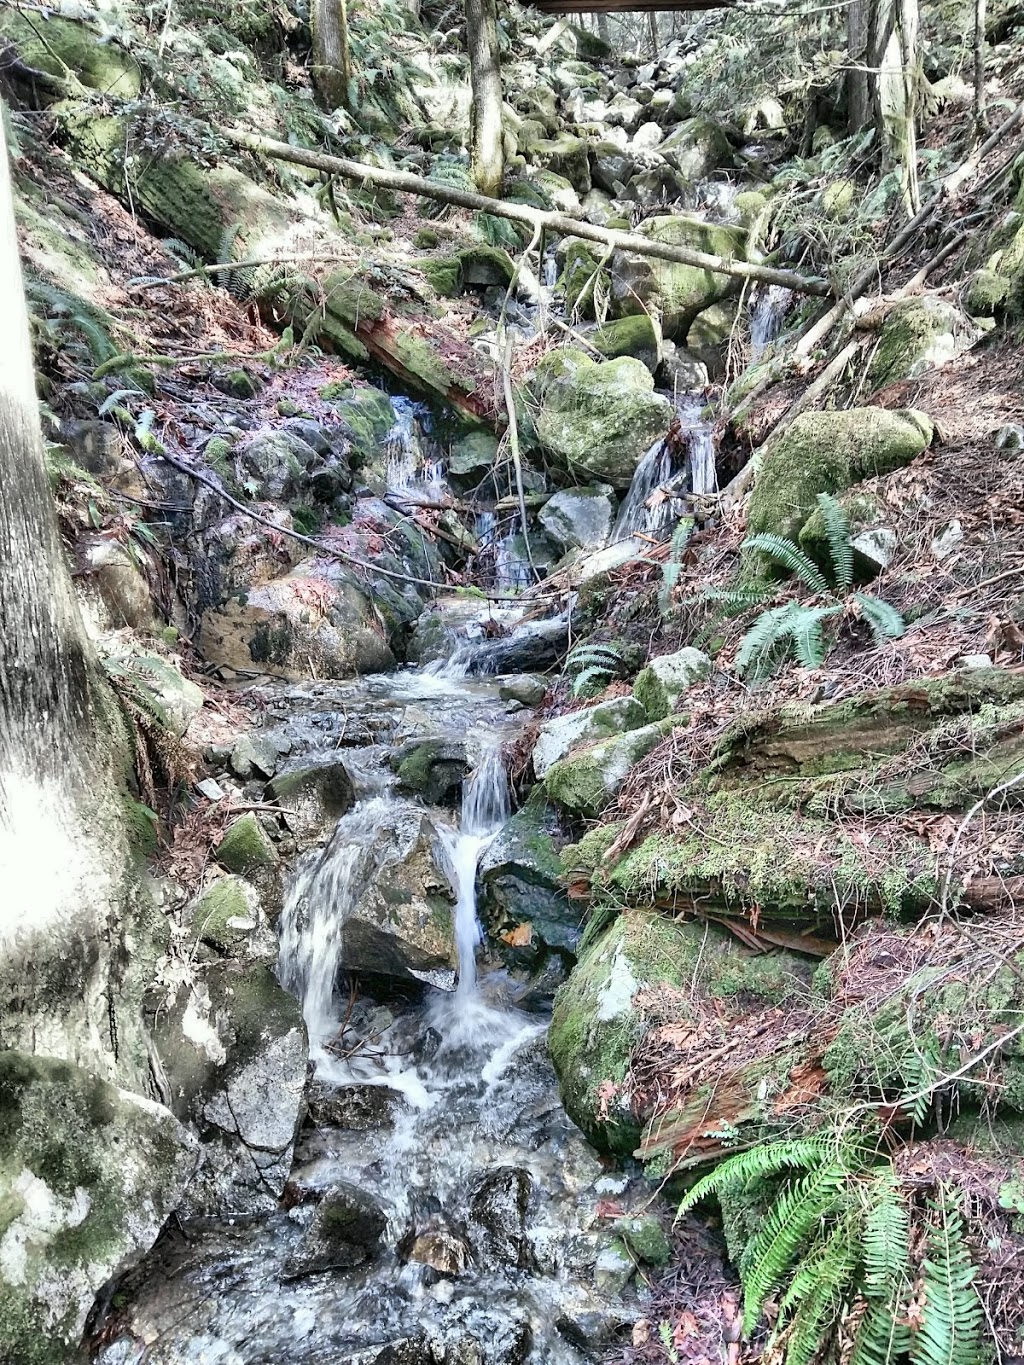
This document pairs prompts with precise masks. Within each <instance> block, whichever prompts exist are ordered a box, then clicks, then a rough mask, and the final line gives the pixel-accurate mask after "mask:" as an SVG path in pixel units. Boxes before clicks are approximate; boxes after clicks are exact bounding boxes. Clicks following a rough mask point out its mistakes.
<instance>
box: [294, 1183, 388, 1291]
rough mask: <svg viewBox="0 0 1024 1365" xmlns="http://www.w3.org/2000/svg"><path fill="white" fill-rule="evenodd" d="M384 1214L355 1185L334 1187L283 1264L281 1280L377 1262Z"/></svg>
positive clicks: (385, 1218) (325, 1196) (349, 1268)
mask: <svg viewBox="0 0 1024 1365" xmlns="http://www.w3.org/2000/svg"><path fill="white" fill-rule="evenodd" d="M387 1225H388V1220H387V1215H386V1214H385V1212H384V1210H383V1209H382V1208H381V1206H380V1205H379V1204H378V1203H377V1201H376V1200H375V1199H374V1198H373V1196H372V1195H369V1194H367V1193H366V1191H365V1190H360V1189H359V1188H358V1187H357V1186H355V1185H349V1184H341V1185H336V1186H335V1187H334V1189H332V1190H330V1191H329V1192H328V1193H327V1194H325V1195H324V1197H323V1199H322V1200H321V1201H320V1203H319V1204H318V1205H317V1208H316V1212H315V1213H314V1214H313V1218H312V1221H311V1222H310V1225H309V1227H308V1228H307V1229H306V1236H305V1237H304V1238H303V1242H302V1245H301V1246H300V1247H299V1249H298V1250H297V1251H296V1252H295V1253H294V1254H293V1255H292V1256H290V1257H289V1259H288V1260H287V1262H286V1263H285V1268H284V1278H285V1279H288V1280H297V1279H301V1278H303V1277H304V1276H306V1275H316V1274H319V1273H320V1272H322V1271H325V1270H352V1269H354V1268H355V1267H356V1266H360V1265H365V1264H367V1262H370V1261H373V1260H375V1259H376V1257H377V1254H378V1252H379V1250H380V1243H381V1238H382V1237H383V1236H384V1232H385V1230H386V1229H387Z"/></svg>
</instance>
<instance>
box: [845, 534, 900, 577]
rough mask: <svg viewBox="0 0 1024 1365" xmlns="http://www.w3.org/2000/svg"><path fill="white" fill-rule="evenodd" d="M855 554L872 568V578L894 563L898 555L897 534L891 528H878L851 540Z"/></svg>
mask: <svg viewBox="0 0 1024 1365" xmlns="http://www.w3.org/2000/svg"><path fill="white" fill-rule="evenodd" d="M850 544H851V545H852V546H853V549H854V552H855V553H856V554H857V555H858V556H859V557H860V558H861V559H862V560H865V561H866V562H867V564H868V565H869V566H870V568H869V572H870V574H871V576H872V577H874V576H875V575H876V574H880V573H881V572H882V570H883V569H887V568H888V567H889V565H890V564H891V563H892V561H893V558H894V557H895V554H896V545H897V538H896V532H895V531H894V530H893V529H892V528H891V527H889V526H876V527H875V528H874V529H873V530H870V531H862V532H861V533H860V535H859V536H853V537H851V539H850Z"/></svg>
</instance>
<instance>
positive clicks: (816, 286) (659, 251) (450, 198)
mask: <svg viewBox="0 0 1024 1365" xmlns="http://www.w3.org/2000/svg"><path fill="white" fill-rule="evenodd" d="M216 131H217V132H218V133H219V134H220V135H221V136H222V137H224V138H226V139H227V140H228V141H229V142H233V143H235V145H236V146H239V147H245V148H246V149H247V150H249V151H252V152H261V153H263V155H264V156H272V157H275V158H276V159H278V160H280V161H291V162H294V164H295V165H297V166H310V167H312V168H313V169H314V170H320V171H326V172H327V173H328V174H332V175H340V176H343V177H344V178H345V179H347V180H356V181H359V182H360V183H362V184H367V185H379V186H380V187H381V188H382V189H390V190H398V191H399V192H400V193H403V194H416V195H420V196H422V197H424V198H428V199H439V200H442V201H443V202H444V203H447V204H456V205H458V206H459V207H460V208H466V209H473V210H474V211H477V212H484V213H492V214H494V215H495V216H496V217H498V218H508V219H511V221H512V222H517V223H528V224H529V225H530V227H532V228H536V227H540V228H541V229H542V230H543V231H550V232H554V233H557V234H558V235H560V236H563V237H583V238H585V239H586V240H587V241H590V242H602V243H603V244H604V245H605V246H611V247H617V248H619V249H620V250H621V251H632V252H634V253H635V254H636V255H638V256H653V257H655V258H657V259H658V260H662V261H676V262H678V263H679V264H680V265H695V266H697V267H699V268H700V269H702V270H710V271H712V272H714V273H717V274H722V275H735V276H736V277H737V278H738V279H747V280H761V281H762V282H763V283H765V284H780V285H782V286H784V287H785V288H787V289H793V290H795V291H796V292H797V293H801V294H816V295H819V296H822V297H824V296H825V295H828V294H830V293H831V286H830V285H829V283H828V281H827V280H822V279H819V278H817V277H816V276H808V275H799V274H797V273H796V271H793V270H776V269H775V268H774V267H773V266H768V265H757V264H754V263H753V262H751V261H734V260H727V259H726V258H725V257H723V256H712V255H710V254H709V253H708V252H706V251H694V250H691V249H690V248H688V247H681V246H669V245H667V244H666V243H664V242H657V241H655V240H654V239H653V238H651V237H643V236H641V235H640V234H639V233H632V232H618V231H615V230H614V229H612V228H602V227H597V226H595V224H593V223H588V222H586V221H585V220H584V219H582V218H571V217H570V216H569V215H568V214H565V213H547V212H544V211H543V210H542V209H533V208H529V207H528V206H527V205H526V204H512V203H508V202H507V201H505V200H502V199H494V200H491V199H488V198H486V197H485V196H484V195H482V194H474V193H473V192H472V191H471V190H461V189H459V188H457V187H456V186H454V185H445V184H442V183H441V182H439V181H435V180H426V179H424V178H423V176H419V175H412V174H410V173H409V172H408V171H389V170H383V169H381V168H380V167H378V166H367V165H365V164H364V163H363V162H361V161H350V160H348V158H346V157H340V156H328V155H327V154H326V153H325V152H313V151H309V150H308V149H307V148H305V147H293V146H291V144H290V143H287V142H276V141H274V139H273V138H269V137H263V136H262V135H261V134H259V133H248V132H244V131H241V130H239V129H233V128H220V127H218V128H217V129H216Z"/></svg>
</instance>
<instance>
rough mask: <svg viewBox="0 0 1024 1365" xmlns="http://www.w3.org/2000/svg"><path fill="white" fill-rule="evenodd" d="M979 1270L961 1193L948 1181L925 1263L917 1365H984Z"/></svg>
mask: <svg viewBox="0 0 1024 1365" xmlns="http://www.w3.org/2000/svg"><path fill="white" fill-rule="evenodd" d="M974 1275H975V1268H974V1263H973V1261H972V1260H971V1254H970V1251H969V1250H968V1247H967V1243H966V1242H965V1241H964V1224H963V1217H962V1215H961V1212H960V1201H959V1197H958V1195H957V1193H956V1191H955V1190H953V1189H951V1188H950V1186H949V1185H948V1184H947V1183H946V1182H945V1181H942V1182H940V1183H939V1186H938V1197H937V1199H936V1202H935V1204H934V1206H933V1217H932V1221H931V1224H930V1226H929V1228H928V1232H927V1241H926V1248H925V1255H924V1261H923V1263H922V1267H921V1276H922V1280H923V1289H924V1313H923V1315H922V1318H921V1322H920V1325H919V1326H918V1328H917V1330H916V1331H915V1332H914V1333H913V1335H912V1337H911V1342H910V1360H911V1365H978V1362H979V1361H983V1360H984V1359H985V1358H986V1356H985V1352H984V1351H983V1349H982V1337H981V1328H982V1324H983V1322H984V1313H983V1310H982V1306H981V1300H980V1299H979V1298H978V1294H977V1291H976V1289H975V1287H974Z"/></svg>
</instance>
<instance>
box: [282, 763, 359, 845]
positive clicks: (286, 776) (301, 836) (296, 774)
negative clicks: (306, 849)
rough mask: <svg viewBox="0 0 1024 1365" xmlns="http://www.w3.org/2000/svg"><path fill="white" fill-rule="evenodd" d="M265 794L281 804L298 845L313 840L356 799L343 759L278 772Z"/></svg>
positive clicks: (286, 821)
mask: <svg viewBox="0 0 1024 1365" xmlns="http://www.w3.org/2000/svg"><path fill="white" fill-rule="evenodd" d="M266 795H267V798H268V799H269V800H272V801H276V802H277V803H278V804H279V805H281V806H282V807H284V814H283V815H282V816H281V818H282V820H283V821H284V823H285V825H286V826H287V828H288V830H289V832H290V833H291V834H292V835H293V836H294V837H295V839H296V840H297V841H298V843H299V845H300V847H303V846H305V845H308V844H311V843H315V842H316V841H317V840H318V839H320V838H321V837H322V836H323V835H324V834H326V833H327V832H328V831H329V830H330V829H332V828H333V827H334V825H335V824H337V822H338V821H339V820H340V819H341V817H342V816H343V815H345V814H346V813H347V812H348V811H350V810H351V809H352V807H353V805H354V804H355V799H356V798H355V791H354V789H353V787H352V779H351V777H350V776H349V772H348V769H347V768H346V767H345V765H344V763H326V764H324V765H322V766H320V767H316V768H294V769H292V770H291V771H290V772H287V773H278V774H277V776H276V777H275V778H274V780H273V781H272V782H271V783H270V784H269V786H268V787H267V792H266Z"/></svg>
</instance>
